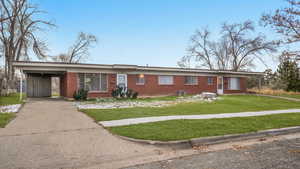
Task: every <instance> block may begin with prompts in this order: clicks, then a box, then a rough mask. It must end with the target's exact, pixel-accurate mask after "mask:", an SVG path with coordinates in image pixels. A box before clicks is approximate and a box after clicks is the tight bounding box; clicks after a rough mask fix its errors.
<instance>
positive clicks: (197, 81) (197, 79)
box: [183, 76, 199, 86]
mask: <svg viewBox="0 0 300 169" xmlns="http://www.w3.org/2000/svg"><path fill="white" fill-rule="evenodd" d="M187 77H192V78H196V83H190V84H189V83H186V78H187ZM183 78H184V85H187V86H193V85H194V86H195V85H198V83H199V78H198V76H184V77H183Z"/></svg>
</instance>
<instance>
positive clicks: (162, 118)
mask: <svg viewBox="0 0 300 169" xmlns="http://www.w3.org/2000/svg"><path fill="white" fill-rule="evenodd" d="M285 113H300V109H288V110H272V111H258V112H241V113H224V114H206V115H178V116H158V117H143V118H131V119H123V120H112V121H101V122H99V123H100V124H102V125H103V126H104V127H116V126H126V125H132V124H142V123H150V122H158V121H167V120H182V119H190V120H192V119H215V118H218V119H219V118H231V117H250V116H263V115H271V114H285Z"/></svg>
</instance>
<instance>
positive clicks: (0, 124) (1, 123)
mask: <svg viewBox="0 0 300 169" xmlns="http://www.w3.org/2000/svg"><path fill="white" fill-rule="evenodd" d="M15 116H16V115H15V114H14V113H8V114H0V128H4V127H5V126H6V125H7V124H8V123H9V122H10V121H11V120H12V119H14V118H15Z"/></svg>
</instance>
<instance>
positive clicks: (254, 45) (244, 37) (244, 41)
mask: <svg viewBox="0 0 300 169" xmlns="http://www.w3.org/2000/svg"><path fill="white" fill-rule="evenodd" d="M254 31H255V29H254V24H253V22H251V21H246V22H244V23H241V24H226V23H225V24H223V28H222V32H223V34H224V37H225V38H226V39H228V43H229V53H230V59H231V69H232V70H234V71H238V70H245V69H248V68H251V67H253V66H254V65H253V61H254V60H255V59H257V60H259V61H261V62H262V63H264V61H263V57H264V54H265V53H268V52H275V51H276V48H275V46H276V45H277V44H276V43H275V42H273V41H271V42H267V41H266V40H265V39H266V38H265V37H264V36H263V35H256V36H253V37H250V34H251V33H254Z"/></svg>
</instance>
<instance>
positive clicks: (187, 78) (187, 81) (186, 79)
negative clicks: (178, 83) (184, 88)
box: [184, 76, 198, 85]
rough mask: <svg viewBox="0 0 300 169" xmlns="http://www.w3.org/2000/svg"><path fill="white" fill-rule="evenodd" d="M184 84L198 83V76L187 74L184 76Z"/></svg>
mask: <svg viewBox="0 0 300 169" xmlns="http://www.w3.org/2000/svg"><path fill="white" fill-rule="evenodd" d="M184 84H186V85H197V84H198V77H197V76H185V77H184Z"/></svg>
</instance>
